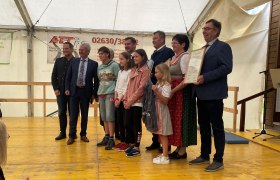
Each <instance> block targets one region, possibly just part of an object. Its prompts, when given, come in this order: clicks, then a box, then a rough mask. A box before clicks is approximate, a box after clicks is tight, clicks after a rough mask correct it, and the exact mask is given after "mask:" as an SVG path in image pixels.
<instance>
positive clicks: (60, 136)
mask: <svg viewBox="0 0 280 180" xmlns="http://www.w3.org/2000/svg"><path fill="white" fill-rule="evenodd" d="M65 138H66V135H65V134H59V135H58V136H57V137H56V138H55V140H56V141H58V140H61V139H65Z"/></svg>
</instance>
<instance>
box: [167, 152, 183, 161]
mask: <svg viewBox="0 0 280 180" xmlns="http://www.w3.org/2000/svg"><path fill="white" fill-rule="evenodd" d="M168 157H169V159H186V158H187V153H184V154H182V155H180V154H179V153H178V152H176V151H173V153H171V154H168Z"/></svg>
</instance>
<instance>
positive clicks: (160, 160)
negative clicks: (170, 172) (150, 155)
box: [153, 154, 170, 164]
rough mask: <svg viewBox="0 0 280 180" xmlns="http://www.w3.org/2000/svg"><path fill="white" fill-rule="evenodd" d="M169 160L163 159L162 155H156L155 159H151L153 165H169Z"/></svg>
mask: <svg viewBox="0 0 280 180" xmlns="http://www.w3.org/2000/svg"><path fill="white" fill-rule="evenodd" d="M169 162H170V161H169V158H168V157H163V155H162V154H161V155H158V156H157V157H156V158H154V159H153V163H154V164H169Z"/></svg>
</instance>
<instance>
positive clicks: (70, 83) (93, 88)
mask: <svg viewBox="0 0 280 180" xmlns="http://www.w3.org/2000/svg"><path fill="white" fill-rule="evenodd" d="M79 64H80V58H76V59H74V60H73V61H71V64H70V66H69V68H68V72H67V76H66V81H65V90H70V95H71V96H75V94H76V89H77V79H78V73H79ZM97 67H98V63H97V62H95V61H93V60H91V59H88V64H87V72H86V79H85V83H86V84H85V89H86V94H85V96H86V97H87V98H91V97H92V95H93V96H94V97H97V90H98V86H99V79H98V76H97ZM93 81H94V83H93Z"/></svg>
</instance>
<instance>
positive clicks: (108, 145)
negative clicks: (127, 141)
mask: <svg viewBox="0 0 280 180" xmlns="http://www.w3.org/2000/svg"><path fill="white" fill-rule="evenodd" d="M114 146H115V141H114V139H111V138H110V139H109V141H108V143H107V145H106V147H105V150H112V149H113V147H114Z"/></svg>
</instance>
